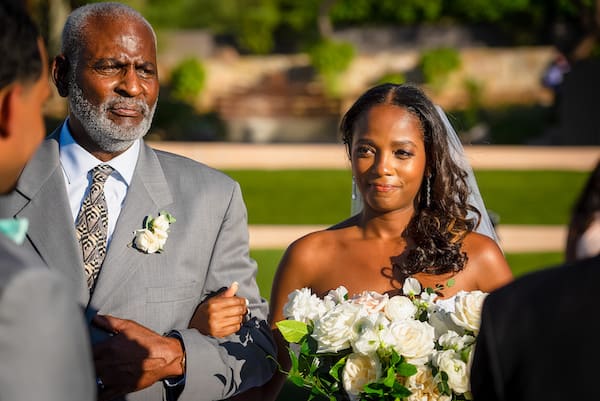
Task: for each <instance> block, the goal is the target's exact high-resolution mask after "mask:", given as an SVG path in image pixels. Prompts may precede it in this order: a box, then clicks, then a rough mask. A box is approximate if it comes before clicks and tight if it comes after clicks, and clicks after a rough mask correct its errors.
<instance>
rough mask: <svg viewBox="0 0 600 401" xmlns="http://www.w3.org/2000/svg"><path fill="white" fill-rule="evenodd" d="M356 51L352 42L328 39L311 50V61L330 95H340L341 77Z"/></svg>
mask: <svg viewBox="0 0 600 401" xmlns="http://www.w3.org/2000/svg"><path fill="white" fill-rule="evenodd" d="M354 53H355V50H354V47H353V46H352V45H351V44H350V43H344V42H335V41H332V40H328V39H325V40H323V41H321V42H319V43H317V44H316V45H315V46H313V47H312V48H311V49H310V50H309V57H310V62H311V64H312V66H313V67H314V68H315V70H317V72H318V73H319V76H320V77H321V79H322V80H323V83H324V85H325V90H326V91H327V94H328V95H330V96H332V97H337V96H339V94H340V87H339V78H340V76H341V74H342V73H344V71H346V70H347V69H348V67H349V66H350V64H351V63H352V60H353V59H354Z"/></svg>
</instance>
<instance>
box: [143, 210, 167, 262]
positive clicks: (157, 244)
mask: <svg viewBox="0 0 600 401" xmlns="http://www.w3.org/2000/svg"><path fill="white" fill-rule="evenodd" d="M172 223H175V218H174V217H173V216H172V215H171V214H170V213H167V212H164V211H163V212H160V213H159V214H158V216H157V217H156V218H154V217H152V216H146V217H145V218H144V228H142V229H139V230H135V237H134V239H133V246H134V247H135V248H136V249H138V250H140V251H142V252H145V253H160V252H162V251H163V248H164V246H165V243H166V242H167V238H168V237H169V226H170V225H171V224H172Z"/></svg>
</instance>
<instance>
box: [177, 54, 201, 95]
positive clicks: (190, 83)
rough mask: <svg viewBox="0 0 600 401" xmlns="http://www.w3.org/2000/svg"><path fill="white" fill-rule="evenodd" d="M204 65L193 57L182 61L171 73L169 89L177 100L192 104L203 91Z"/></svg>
mask: <svg viewBox="0 0 600 401" xmlns="http://www.w3.org/2000/svg"><path fill="white" fill-rule="evenodd" d="M205 81H206V72H205V69H204V65H202V63H201V62H200V61H199V60H198V59H197V58H194V57H191V58H187V59H184V60H183V61H181V62H180V63H179V64H178V65H177V66H176V67H175V68H173V70H172V71H171V88H172V94H173V96H174V97H175V98H176V99H178V100H183V101H189V102H193V100H194V99H195V98H196V97H197V96H198V95H199V94H200V92H201V91H202V89H204V83H205Z"/></svg>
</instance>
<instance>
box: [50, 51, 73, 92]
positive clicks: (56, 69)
mask: <svg viewBox="0 0 600 401" xmlns="http://www.w3.org/2000/svg"><path fill="white" fill-rule="evenodd" d="M70 68H71V65H70V63H69V60H67V58H66V57H65V56H64V55H63V54H59V55H58V56H56V57H55V58H54V61H53V62H52V81H54V85H56V89H57V90H58V94H59V95H60V96H61V97H67V95H68V94H69V80H68V78H67V77H68V76H69V69H70Z"/></svg>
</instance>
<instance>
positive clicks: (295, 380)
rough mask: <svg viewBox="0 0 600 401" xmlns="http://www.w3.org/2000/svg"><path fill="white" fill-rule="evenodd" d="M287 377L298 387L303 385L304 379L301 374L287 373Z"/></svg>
mask: <svg viewBox="0 0 600 401" xmlns="http://www.w3.org/2000/svg"><path fill="white" fill-rule="evenodd" d="M287 379H288V380H289V381H291V382H292V383H293V384H294V385H296V386H298V387H304V379H303V378H302V377H301V376H296V375H291V374H290V375H288V377H287Z"/></svg>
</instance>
